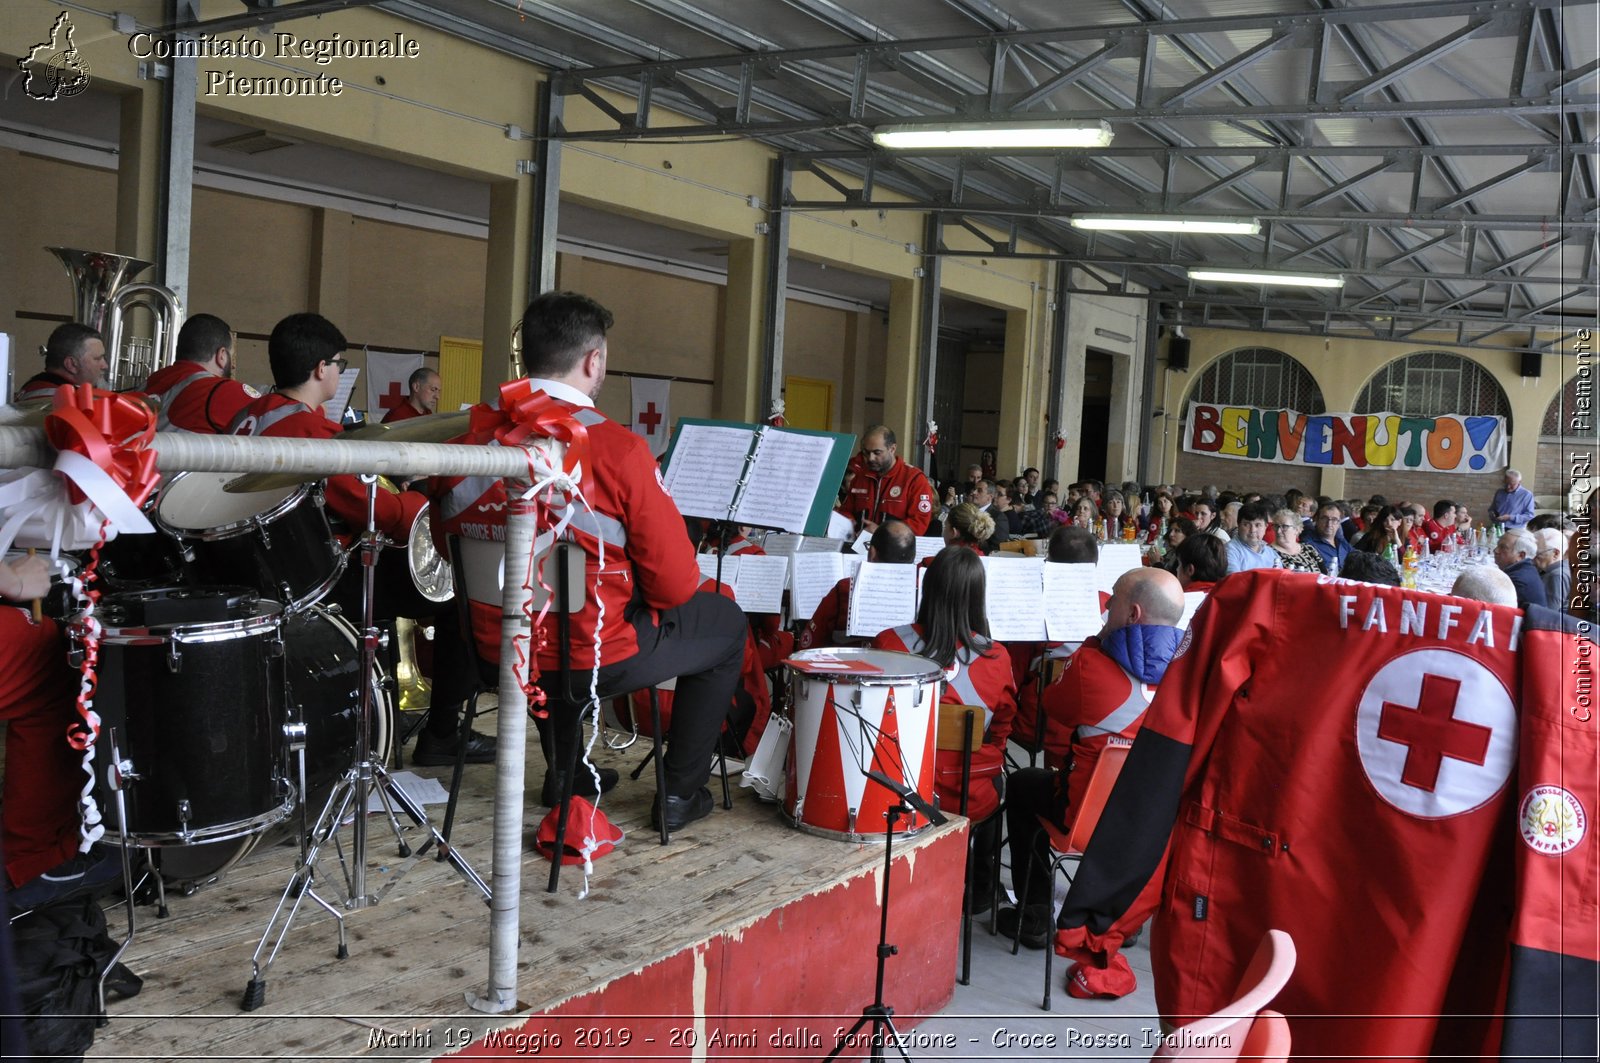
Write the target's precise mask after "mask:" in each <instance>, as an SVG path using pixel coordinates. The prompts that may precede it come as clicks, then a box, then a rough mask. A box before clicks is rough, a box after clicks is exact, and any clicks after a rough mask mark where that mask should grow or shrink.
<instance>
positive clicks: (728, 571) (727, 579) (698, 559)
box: [694, 554, 740, 587]
mask: <svg viewBox="0 0 1600 1063" xmlns="http://www.w3.org/2000/svg"><path fill="white" fill-rule="evenodd" d="M739 557H740V555H738V554H733V555H731V556H729V557H724V558H723V559H722V582H724V583H726V584H727V585H728V586H730V587H731V586H733V577H734V574H735V573H736V572H738V571H739ZM694 563H695V564H697V565H699V566H700V578H701V579H713V580H714V579H716V578H717V555H716V554H695V555H694Z"/></svg>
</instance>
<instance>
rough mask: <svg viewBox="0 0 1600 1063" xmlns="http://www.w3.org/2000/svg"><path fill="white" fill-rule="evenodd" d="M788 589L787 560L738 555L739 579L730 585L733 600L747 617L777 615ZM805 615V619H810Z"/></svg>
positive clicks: (758, 555) (785, 558) (756, 555)
mask: <svg viewBox="0 0 1600 1063" xmlns="http://www.w3.org/2000/svg"><path fill="white" fill-rule="evenodd" d="M788 585H789V559H788V558H787V557H763V556H761V555H760V554H742V555H740V557H739V578H738V579H737V580H736V581H735V582H734V584H733V597H734V600H736V601H737V602H738V603H739V608H740V609H743V610H744V611H745V612H747V613H780V612H782V611H783V590H784V588H785V587H787V586H788ZM810 617H811V614H809V613H807V614H806V618H807V619H810Z"/></svg>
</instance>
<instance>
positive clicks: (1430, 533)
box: [1422, 517, 1456, 554]
mask: <svg viewBox="0 0 1600 1063" xmlns="http://www.w3.org/2000/svg"><path fill="white" fill-rule="evenodd" d="M1422 534H1423V536H1424V537H1425V538H1427V540H1428V549H1429V550H1431V551H1433V552H1434V553H1436V554H1437V553H1438V552H1439V551H1441V550H1447V549H1452V548H1454V546H1455V544H1456V526H1455V525H1454V524H1450V525H1444V524H1440V523H1439V522H1438V521H1436V520H1434V519H1433V518H1432V517H1429V518H1428V519H1427V520H1425V521H1423V522H1422Z"/></svg>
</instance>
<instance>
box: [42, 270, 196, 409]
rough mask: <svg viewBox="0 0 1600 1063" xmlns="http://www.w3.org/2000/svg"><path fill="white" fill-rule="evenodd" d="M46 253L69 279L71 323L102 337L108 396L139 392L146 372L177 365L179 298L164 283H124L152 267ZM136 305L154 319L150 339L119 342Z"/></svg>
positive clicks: (181, 310)
mask: <svg viewBox="0 0 1600 1063" xmlns="http://www.w3.org/2000/svg"><path fill="white" fill-rule="evenodd" d="M45 250H47V251H50V252H53V253H54V254H55V256H56V257H57V258H59V259H60V260H61V264H62V265H63V266H64V267H66V270H67V276H68V277H70V278H71V279H72V295H73V304H74V305H73V315H72V319H73V320H74V321H76V322H78V323H79V324H82V325H88V326H89V327H90V328H92V329H95V330H96V331H98V332H99V333H100V335H102V336H103V337H105V342H106V360H107V368H106V378H107V379H106V382H107V385H108V386H109V387H110V388H111V389H112V390H113V391H126V390H128V389H130V388H139V387H143V386H144V382H145V381H146V380H147V379H149V377H150V374H151V373H153V372H155V371H156V370H157V369H160V368H162V367H163V366H168V365H171V364H172V363H173V362H175V361H177V359H178V327H179V326H180V325H182V324H183V303H182V302H181V301H180V300H179V299H178V293H177V292H175V291H173V290H172V289H171V288H168V287H167V286H166V285H164V284H143V283H140V284H130V283H128V278H129V277H131V276H133V275H134V274H136V273H138V272H139V271H141V270H144V269H147V268H149V266H150V265H151V263H149V262H145V261H142V260H141V259H137V258H129V257H128V256H126V255H113V254H111V253H109V252H105V251H78V250H75V249H73V248H70V247H47V248H45ZM136 306H143V307H144V308H145V309H147V310H149V311H150V312H151V314H152V315H154V317H155V323H156V324H155V334H154V335H153V336H152V337H150V338H149V339H143V338H138V337H131V338H128V339H127V340H124V338H123V335H122V332H123V319H124V316H125V315H126V314H127V312H128V311H129V310H131V309H132V308H133V307H136ZM124 348H126V349H124Z"/></svg>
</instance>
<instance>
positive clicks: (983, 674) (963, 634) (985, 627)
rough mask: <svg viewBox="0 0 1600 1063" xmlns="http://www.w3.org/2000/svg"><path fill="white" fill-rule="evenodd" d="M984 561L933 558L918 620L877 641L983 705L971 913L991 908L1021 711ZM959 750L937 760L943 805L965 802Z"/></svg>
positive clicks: (944, 699) (950, 696) (952, 699)
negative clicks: (933, 668)
mask: <svg viewBox="0 0 1600 1063" xmlns="http://www.w3.org/2000/svg"><path fill="white" fill-rule="evenodd" d="M984 593H985V589H984V577H983V560H982V559H981V558H980V557H978V555H977V554H976V553H974V552H973V551H972V550H970V549H966V548H964V547H961V546H947V547H945V548H944V549H943V550H941V551H939V553H938V555H937V556H935V557H934V559H933V564H932V565H930V566H929V567H928V572H927V576H926V577H925V578H924V579H923V581H922V605H921V606H920V607H919V608H918V610H917V622H916V623H914V624H907V625H905V626H904V627H896V628H890V629H889V630H887V631H882V632H879V633H878V635H877V637H876V638H874V639H873V640H872V645H873V646H874V647H876V648H877V649H881V650H900V651H903V652H905V653H914V654H916V655H917V656H919V657H927V658H929V659H930V660H932V661H935V662H936V663H938V665H939V666H940V667H942V668H943V669H944V670H945V675H946V680H945V682H944V684H943V689H942V692H941V694H940V698H939V700H940V702H941V703H942V704H945V705H972V706H974V707H977V708H981V709H982V710H983V732H984V733H983V745H982V746H980V747H978V748H977V749H975V750H974V751H973V754H972V776H971V778H972V785H971V787H970V789H969V790H968V793H967V817H968V818H969V819H970V820H972V823H973V827H972V836H973V847H974V850H975V851H976V852H977V853H978V854H979V856H980V859H979V860H978V861H977V863H976V864H974V867H973V876H972V889H971V892H970V894H969V896H970V897H971V903H970V906H969V911H972V912H973V914H977V913H979V912H982V911H985V910H986V909H987V908H988V907H989V895H990V893H991V892H992V891H991V884H992V882H993V877H992V876H993V873H994V869H993V866H992V865H991V863H990V862H989V860H988V859H987V858H986V855H987V854H988V853H990V852H993V851H994V849H995V838H996V835H997V834H998V831H999V828H1000V817H998V816H996V815H995V812H996V811H998V810H999V808H1000V794H1001V791H1002V789H1003V788H1004V785H1005V781H1004V776H1003V775H1002V768H1003V766H1004V764H1005V748H1006V739H1007V737H1008V736H1009V735H1010V734H1011V721H1012V719H1013V718H1014V717H1015V716H1016V713H1017V683H1016V680H1015V679H1014V678H1013V677H1012V674H1011V658H1010V657H1009V656H1008V655H1007V653H1006V651H1005V647H1004V646H1002V645H1001V644H1000V643H998V642H995V641H994V640H993V639H991V638H990V637H989V621H988V620H987V618H986V616H985V613H984ZM960 760H961V754H960V753H959V752H955V751H944V750H941V751H940V752H939V754H938V757H937V759H936V761H935V768H934V790H935V792H936V793H937V794H938V795H939V801H940V804H941V805H943V806H944V807H945V808H947V809H955V808H958V807H959V806H960V803H961V763H960Z"/></svg>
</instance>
